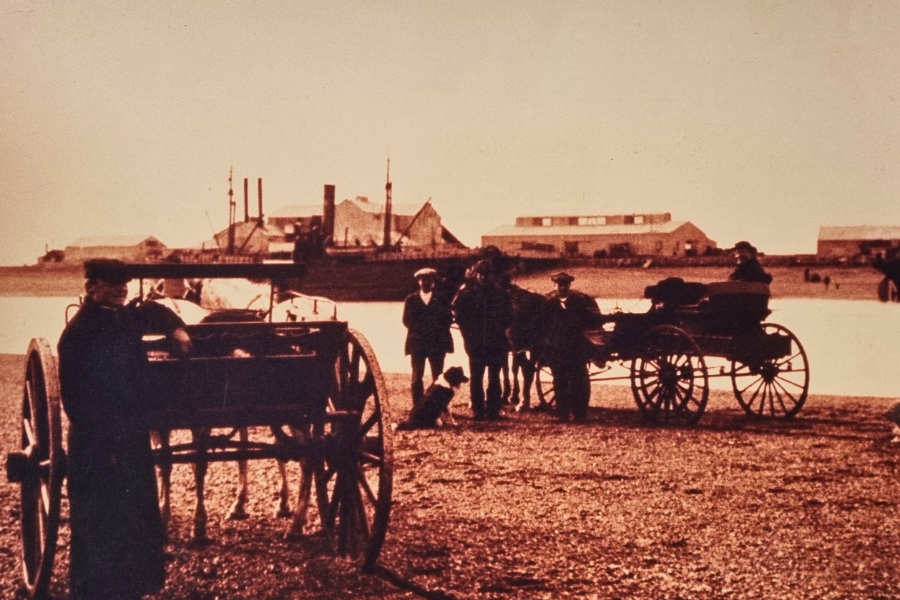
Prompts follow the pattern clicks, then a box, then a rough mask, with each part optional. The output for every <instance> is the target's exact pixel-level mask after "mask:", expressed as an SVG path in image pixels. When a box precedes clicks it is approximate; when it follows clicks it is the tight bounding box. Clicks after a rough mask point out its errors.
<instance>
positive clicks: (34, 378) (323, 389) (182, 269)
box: [7, 264, 393, 599]
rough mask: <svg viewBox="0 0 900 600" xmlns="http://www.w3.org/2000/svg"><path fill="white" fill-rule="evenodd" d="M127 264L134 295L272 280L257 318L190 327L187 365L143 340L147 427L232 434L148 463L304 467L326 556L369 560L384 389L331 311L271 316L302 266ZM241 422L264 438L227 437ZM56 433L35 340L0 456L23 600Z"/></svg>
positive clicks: (50, 481) (52, 530)
mask: <svg viewBox="0 0 900 600" xmlns="http://www.w3.org/2000/svg"><path fill="white" fill-rule="evenodd" d="M129 269H130V270H129V274H130V275H131V276H132V277H134V278H135V279H140V281H141V293H142V295H143V293H144V289H143V288H144V284H145V280H151V279H158V278H249V279H254V280H267V281H269V282H271V283H273V285H271V289H272V290H273V291H272V292H271V293H270V300H269V310H268V314H260V313H254V312H253V311H230V313H229V314H227V316H226V318H224V319H215V321H218V322H207V323H200V324H195V325H188V327H187V330H188V332H189V334H190V335H191V338H192V342H193V350H192V351H191V354H190V356H188V357H178V356H175V355H174V354H170V352H169V350H168V346H167V345H166V344H163V343H161V340H159V339H154V338H152V337H145V339H144V342H145V346H146V349H147V352H148V357H149V360H150V364H151V373H152V384H151V385H152V391H153V396H152V397H153V400H154V403H155V405H154V407H153V410H152V415H151V419H152V420H151V429H153V430H154V431H172V430H177V429H190V430H194V429H197V428H225V429H226V430H227V429H231V434H224V435H216V436H211V437H206V438H203V440H202V441H200V440H197V439H195V440H194V441H192V442H190V443H182V444H175V445H172V446H168V447H163V448H159V449H155V450H154V460H155V462H156V464H157V465H164V464H168V465H171V464H173V463H194V464H199V463H202V464H204V465H205V464H207V463H209V462H217V461H238V460H247V459H261V458H266V459H279V460H297V461H301V460H302V461H306V464H308V465H311V471H312V475H313V481H314V482H315V485H316V504H317V507H318V512H319V518H320V521H321V528H322V530H323V531H324V533H325V534H326V535H327V537H328V538H329V540H330V542H331V545H332V547H333V549H334V551H335V552H337V553H338V554H341V555H344V556H348V557H350V558H351V559H353V560H357V561H358V562H359V563H360V564H361V565H363V566H371V565H373V564H374V562H375V561H376V560H377V557H378V555H379V552H380V550H381V546H382V544H383V542H384V538H385V535H386V532H387V526H388V519H389V513H390V507H391V486H392V471H393V459H392V441H391V428H390V419H389V409H388V404H387V397H386V391H385V386H384V381H383V377H382V373H381V370H380V368H379V366H378V361H377V360H376V358H375V355H374V353H373V352H372V349H371V347H370V346H369V344H368V342H367V341H366V339H365V338H364V337H363V336H362V335H361V334H360V333H359V332H357V331H354V330H353V329H350V328H349V327H348V324H347V323H346V322H343V321H339V320H337V318H336V314H335V313H333V314H332V315H329V316H326V317H324V318H320V317H317V316H315V314H313V318H312V319H310V318H306V319H303V318H301V319H297V320H293V321H291V320H285V321H283V322H274V321H272V317H271V315H272V310H271V308H272V305H273V300H274V298H275V295H274V294H275V292H274V288H275V287H276V286H275V282H280V281H285V280H289V279H294V278H298V277H301V276H302V265H274V264H273V265H258V264H257V265H241V264H222V265H212V264H140V265H137V264H136V265H129ZM295 296H296V295H295ZM313 302H314V303H315V302H318V301H317V300H313ZM315 312H318V311H314V313H315ZM335 312H336V311H335ZM238 349H239V351H236V350H238ZM245 427H266V428H269V429H271V431H272V433H273V436H272V437H273V441H272V442H271V443H260V442H254V441H247V440H246V439H235V435H234V434H235V432H236V431H237V430H238V429H240V428H245ZM64 428H65V423H64V422H63V419H62V418H61V413H60V395H59V382H58V378H57V364H56V357H55V356H54V352H53V350H52V349H51V346H50V344H49V343H48V342H47V341H46V340H44V339H36V340H32V342H31V344H30V346H29V348H28V354H27V358H26V368H25V390H24V395H23V401H22V427H21V432H22V438H21V439H22V442H21V449H20V450H19V451H17V452H10V453H9V454H8V459H7V476H8V479H9V480H10V481H11V482H15V483H18V484H20V486H21V525H22V558H23V565H24V579H25V584H26V587H27V589H28V592H29V597H30V598H33V599H37V598H43V597H45V596H46V593H47V591H48V588H49V584H50V578H51V572H52V568H53V562H54V555H55V551H56V541H57V533H58V528H59V524H60V508H61V500H62V493H61V492H62V485H63V479H64V477H65V469H66V452H65V448H64V447H63V430H64ZM297 432H300V433H301V435H298V434H297Z"/></svg>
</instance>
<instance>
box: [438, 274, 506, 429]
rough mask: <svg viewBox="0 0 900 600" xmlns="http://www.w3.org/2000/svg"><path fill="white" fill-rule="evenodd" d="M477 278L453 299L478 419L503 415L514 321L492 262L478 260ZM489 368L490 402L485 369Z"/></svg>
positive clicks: (470, 389)
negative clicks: (505, 372) (504, 378)
mask: <svg viewBox="0 0 900 600" xmlns="http://www.w3.org/2000/svg"><path fill="white" fill-rule="evenodd" d="M473 273H474V276H475V280H474V281H471V282H467V283H465V284H464V285H463V287H462V288H461V289H460V290H459V292H458V293H457V294H456V297H455V298H454V299H453V305H452V307H453V316H454V317H455V318H456V322H457V323H458V324H459V330H460V333H462V337H463V343H464V344H465V347H466V354H468V355H469V374H470V381H469V391H470V393H471V395H472V413H473V414H474V416H475V419H476V420H481V419H484V418H485V417H487V418H488V419H499V418H500V406H501V390H500V370H501V369H502V368H503V365H505V364H506V359H507V354H508V353H509V340H507V338H506V328H507V327H509V325H510V323H511V322H512V307H511V305H510V301H509V296H508V295H507V294H506V292H505V291H504V290H503V289H501V288H500V287H498V286H497V284H496V282H495V281H494V279H493V269H492V266H491V263H489V262H488V261H486V260H482V261H479V262H478V263H476V265H475V267H474V268H473ZM485 370H487V375H488V387H487V402H486V403H485V393H484V372H485Z"/></svg>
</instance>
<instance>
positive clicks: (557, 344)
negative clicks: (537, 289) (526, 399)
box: [543, 272, 603, 422]
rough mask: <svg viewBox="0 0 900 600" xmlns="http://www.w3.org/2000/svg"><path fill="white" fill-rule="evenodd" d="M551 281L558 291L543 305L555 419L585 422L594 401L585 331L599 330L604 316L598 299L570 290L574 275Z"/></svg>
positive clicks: (547, 358)
mask: <svg viewBox="0 0 900 600" xmlns="http://www.w3.org/2000/svg"><path fill="white" fill-rule="evenodd" d="M550 280H551V281H552V282H553V283H554V284H555V285H556V290H555V291H553V292H550V294H548V295H547V300H546V303H545V305H544V326H545V329H544V349H543V357H544V360H546V361H547V364H548V365H549V366H550V371H551V372H552V373H553V387H554V389H555V391H556V416H557V418H558V419H559V420H560V421H568V420H569V418H570V417H572V418H573V419H574V420H575V421H582V422H583V421H585V420H587V411H588V405H589V404H590V400H591V382H590V376H589V375H588V366H587V363H588V360H589V359H590V355H591V351H592V346H591V343H590V341H589V340H588V339H587V338H586V337H585V335H584V332H585V330H586V329H590V328H595V327H600V326H601V325H602V324H603V317H602V316H601V315H600V307H599V306H598V305H597V301H596V300H594V299H593V298H591V297H590V296H588V295H587V294H583V293H581V292H577V291H575V290H573V289H572V288H571V286H572V282H573V281H574V280H575V278H574V277H573V276H571V275H569V274H568V273H565V272H562V273H557V274H555V275H553V276H552V277H551V278H550Z"/></svg>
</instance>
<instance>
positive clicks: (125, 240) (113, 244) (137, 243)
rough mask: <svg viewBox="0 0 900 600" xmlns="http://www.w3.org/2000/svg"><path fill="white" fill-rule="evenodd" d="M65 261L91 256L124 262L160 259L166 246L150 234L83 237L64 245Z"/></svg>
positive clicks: (79, 259) (166, 252)
mask: <svg viewBox="0 0 900 600" xmlns="http://www.w3.org/2000/svg"><path fill="white" fill-rule="evenodd" d="M64 253H65V261H66V262H84V261H86V260H89V259H92V258H117V259H119V260H123V261H126V262H153V261H158V260H162V258H163V257H164V256H165V255H166V254H168V248H167V247H166V246H165V245H164V244H163V243H162V242H160V241H159V240H158V239H156V238H155V237H153V236H152V235H151V236H114V237H84V238H79V239H77V240H75V241H74V242H72V244H71V245H69V246H66V248H65V250H64Z"/></svg>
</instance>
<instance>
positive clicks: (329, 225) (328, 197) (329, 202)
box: [322, 183, 334, 243]
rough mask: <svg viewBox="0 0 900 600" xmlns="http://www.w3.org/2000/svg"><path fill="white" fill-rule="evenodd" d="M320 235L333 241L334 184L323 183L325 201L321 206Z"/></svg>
mask: <svg viewBox="0 0 900 600" xmlns="http://www.w3.org/2000/svg"><path fill="white" fill-rule="evenodd" d="M322 236H323V237H324V238H325V239H331V240H332V242H331V243H333V241H334V186H333V185H330V184H327V183H326V184H325V201H324V205H323V206H322Z"/></svg>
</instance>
